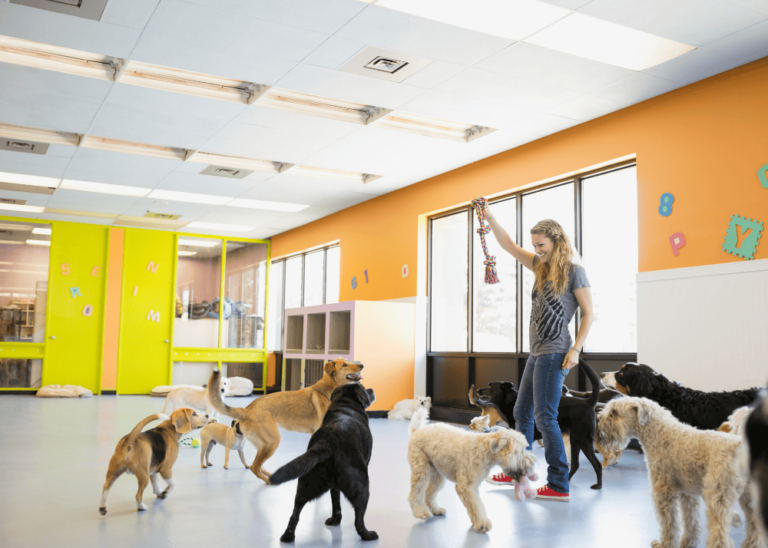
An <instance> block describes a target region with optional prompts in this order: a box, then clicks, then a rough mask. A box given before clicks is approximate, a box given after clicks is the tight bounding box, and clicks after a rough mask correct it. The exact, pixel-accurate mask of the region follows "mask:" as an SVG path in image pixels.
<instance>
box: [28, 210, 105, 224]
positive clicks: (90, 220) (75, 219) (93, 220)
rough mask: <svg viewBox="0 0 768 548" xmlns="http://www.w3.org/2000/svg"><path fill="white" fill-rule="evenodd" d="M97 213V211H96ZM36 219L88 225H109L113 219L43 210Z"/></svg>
mask: <svg viewBox="0 0 768 548" xmlns="http://www.w3.org/2000/svg"><path fill="white" fill-rule="evenodd" d="M96 213H98V211H97V212H96ZM38 219H45V220H47V221H66V222H68V223H86V224H89V225H111V224H112V223H113V222H114V219H102V218H100V217H85V216H82V215H59V214H53V213H46V212H45V211H43V212H42V213H41V214H40V216H39V217H38Z"/></svg>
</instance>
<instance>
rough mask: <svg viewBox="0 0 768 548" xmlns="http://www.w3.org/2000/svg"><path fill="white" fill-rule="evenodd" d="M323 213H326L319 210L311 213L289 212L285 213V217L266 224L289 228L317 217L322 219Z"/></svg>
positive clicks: (270, 226)
mask: <svg viewBox="0 0 768 548" xmlns="http://www.w3.org/2000/svg"><path fill="white" fill-rule="evenodd" d="M325 215H326V214H324V213H319V212H318V213H313V212H309V213H304V212H300V213H291V214H286V216H285V217H282V218H280V219H276V220H274V221H269V223H268V226H269V228H276V229H282V230H289V229H291V228H296V227H299V226H303V225H306V224H309V223H311V222H313V221H317V220H318V219H322V218H323V217H325Z"/></svg>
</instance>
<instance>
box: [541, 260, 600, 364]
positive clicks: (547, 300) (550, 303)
mask: <svg viewBox="0 0 768 548" xmlns="http://www.w3.org/2000/svg"><path fill="white" fill-rule="evenodd" d="M538 260H539V258H538V256H534V258H533V264H534V266H535V265H536V262H537V261H538ZM582 287H590V285H589V280H588V279H587V272H586V271H585V270H584V267H583V266H577V265H574V264H571V271H570V273H569V275H568V289H566V291H565V293H563V294H562V295H560V297H559V298H558V297H556V296H555V294H554V291H553V290H552V286H551V285H550V284H549V283H547V284H545V285H544V291H542V292H541V293H539V292H538V291H536V286H535V285H534V286H533V293H532V298H533V307H532V309H531V325H530V329H529V330H528V331H529V338H530V342H531V356H541V355H542V354H564V353H566V352H568V350H570V348H571V346H572V345H573V340H572V339H571V334H570V333H569V332H568V324H569V323H570V322H571V319H573V315H574V314H575V313H576V309H577V308H578V307H579V303H578V301H577V300H576V296H575V295H574V294H573V291H574V290H575V289H580V288H582Z"/></svg>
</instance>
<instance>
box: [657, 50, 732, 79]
mask: <svg viewBox="0 0 768 548" xmlns="http://www.w3.org/2000/svg"><path fill="white" fill-rule="evenodd" d="M740 64H741V63H740V62H738V61H735V60H734V59H733V58H731V57H730V56H727V55H723V54H721V53H717V52H714V51H710V50H709V48H699V49H695V50H693V51H690V52H688V53H686V54H685V55H681V56H680V57H677V58H675V59H671V60H669V61H667V62H666V63H662V64H660V65H656V66H655V67H651V68H649V69H645V70H644V71H643V73H644V74H649V75H651V76H657V77H659V78H663V79H665V80H671V81H673V82H678V83H680V84H683V85H688V84H692V83H693V82H698V81H699V80H703V79H704V78H709V77H710V76H714V75H715V74H720V73H721V72H724V71H726V70H729V69H732V68H733V67H735V66H738V65H740Z"/></svg>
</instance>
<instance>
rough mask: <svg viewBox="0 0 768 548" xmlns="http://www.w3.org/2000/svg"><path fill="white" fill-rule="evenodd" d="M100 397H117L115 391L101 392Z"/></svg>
mask: <svg viewBox="0 0 768 548" xmlns="http://www.w3.org/2000/svg"><path fill="white" fill-rule="evenodd" d="M101 395H102V396H117V390H102V391H101Z"/></svg>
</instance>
